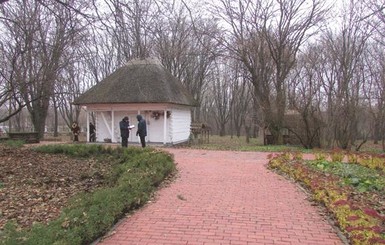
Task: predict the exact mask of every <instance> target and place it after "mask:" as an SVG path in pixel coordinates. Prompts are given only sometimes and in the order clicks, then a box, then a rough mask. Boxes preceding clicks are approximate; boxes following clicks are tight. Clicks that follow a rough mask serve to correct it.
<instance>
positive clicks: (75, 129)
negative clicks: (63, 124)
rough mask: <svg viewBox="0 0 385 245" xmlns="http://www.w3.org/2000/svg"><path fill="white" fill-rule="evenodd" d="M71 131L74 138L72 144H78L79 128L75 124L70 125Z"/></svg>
mask: <svg viewBox="0 0 385 245" xmlns="http://www.w3.org/2000/svg"><path fill="white" fill-rule="evenodd" d="M71 130H72V134H73V136H74V139H73V140H74V142H79V134H80V127H79V125H78V124H77V123H76V122H73V123H72V126H71Z"/></svg>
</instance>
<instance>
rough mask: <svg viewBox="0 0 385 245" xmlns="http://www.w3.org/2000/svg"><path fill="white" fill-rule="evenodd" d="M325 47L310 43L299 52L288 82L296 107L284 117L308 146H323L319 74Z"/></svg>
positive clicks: (288, 125)
mask: <svg viewBox="0 0 385 245" xmlns="http://www.w3.org/2000/svg"><path fill="white" fill-rule="evenodd" d="M320 52H322V47H320V46H319V45H315V44H314V45H309V46H308V48H307V49H306V50H305V51H304V53H303V54H302V55H300V57H299V59H298V62H297V65H296V68H295V69H294V72H293V74H292V75H291V81H290V83H289V84H288V101H289V109H292V110H294V112H293V113H291V114H290V115H286V117H285V125H286V127H287V128H288V130H289V131H290V132H291V133H293V134H294V135H295V136H296V137H297V138H298V140H299V141H300V143H301V144H302V145H303V146H304V147H305V148H307V149H311V148H313V147H321V141H320V140H321V138H320V137H321V129H322V128H323V126H324V125H323V123H322V116H321V110H322V109H321V108H322V100H323V96H322V94H321V87H322V83H321V81H322V78H320V77H319V75H320V72H319V71H318V67H319V66H320V63H321V59H320V58H319V57H320V56H319V54H320Z"/></svg>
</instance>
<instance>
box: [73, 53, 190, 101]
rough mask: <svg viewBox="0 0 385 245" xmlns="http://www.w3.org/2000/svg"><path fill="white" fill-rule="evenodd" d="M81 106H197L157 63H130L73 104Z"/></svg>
mask: <svg viewBox="0 0 385 245" xmlns="http://www.w3.org/2000/svg"><path fill="white" fill-rule="evenodd" d="M74 103H75V104H78V105H87V104H114V103H172V104H179V105H195V101H194V99H193V97H192V96H191V94H190V93H189V92H188V91H187V89H186V88H184V87H183V85H182V83H181V82H180V81H178V79H176V78H175V77H174V76H172V75H171V73H170V72H168V71H167V70H166V69H165V68H164V67H163V66H162V65H161V64H160V63H159V62H156V61H154V60H148V59H147V60H136V61H130V62H128V63H127V64H126V65H125V66H123V67H120V68H119V69H117V70H116V71H115V72H113V73H112V74H111V75H109V76H107V77H106V78H105V79H103V80H102V81H101V82H99V83H98V84H96V85H95V86H93V87H92V88H90V89H89V90H88V91H86V92H85V93H84V94H82V95H80V96H79V98H77V99H76V100H75V101H74Z"/></svg>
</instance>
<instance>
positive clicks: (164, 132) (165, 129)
mask: <svg viewBox="0 0 385 245" xmlns="http://www.w3.org/2000/svg"><path fill="white" fill-rule="evenodd" d="M166 142H167V110H164V111H163V145H165V144H166Z"/></svg>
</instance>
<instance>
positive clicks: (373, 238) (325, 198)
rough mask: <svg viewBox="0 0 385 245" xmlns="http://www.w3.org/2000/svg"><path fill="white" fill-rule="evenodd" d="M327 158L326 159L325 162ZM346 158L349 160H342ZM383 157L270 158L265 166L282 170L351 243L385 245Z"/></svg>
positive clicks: (297, 156)
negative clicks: (318, 204) (303, 189)
mask: <svg viewBox="0 0 385 245" xmlns="http://www.w3.org/2000/svg"><path fill="white" fill-rule="evenodd" d="M327 159H330V161H328V160H327ZM342 159H348V162H351V163H342V162H341V161H342ZM383 160H384V159H383V158H382V157H377V156H373V155H357V154H354V155H353V154H350V155H344V154H343V153H341V152H333V153H332V154H330V155H325V154H316V160H312V161H304V160H302V157H301V156H300V155H298V154H297V155H292V154H290V153H284V154H281V155H277V156H275V157H273V158H272V159H271V160H270V162H269V168H271V169H276V170H278V171H279V172H281V173H285V174H287V175H288V176H290V177H291V178H293V179H294V180H296V181H298V182H300V183H302V184H303V185H304V186H305V187H306V188H307V189H308V190H310V191H311V193H312V195H313V198H314V200H315V201H317V202H320V203H322V204H324V205H325V207H326V208H327V209H328V211H329V212H330V214H331V215H332V217H333V218H334V220H335V222H336V225H338V226H339V227H340V229H341V230H342V231H343V232H344V233H345V234H346V236H347V237H348V239H349V240H350V241H351V243H352V244H385V172H384V169H385V168H384V161H383Z"/></svg>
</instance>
